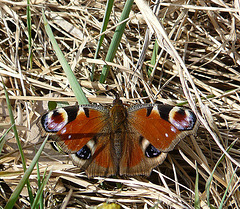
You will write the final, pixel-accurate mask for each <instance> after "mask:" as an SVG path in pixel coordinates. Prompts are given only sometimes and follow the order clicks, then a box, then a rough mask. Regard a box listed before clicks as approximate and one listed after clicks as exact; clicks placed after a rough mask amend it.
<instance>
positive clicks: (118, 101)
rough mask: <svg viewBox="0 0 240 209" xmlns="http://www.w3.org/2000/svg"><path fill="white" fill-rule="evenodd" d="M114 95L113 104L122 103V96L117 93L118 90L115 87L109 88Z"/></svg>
mask: <svg viewBox="0 0 240 209" xmlns="http://www.w3.org/2000/svg"><path fill="white" fill-rule="evenodd" d="M109 91H110V92H111V93H112V94H113V95H114V96H115V99H114V101H113V104H117V103H118V104H122V101H121V100H120V96H119V94H118V93H117V91H116V90H115V89H111V90H109Z"/></svg>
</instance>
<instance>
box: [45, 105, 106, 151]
mask: <svg viewBox="0 0 240 209" xmlns="http://www.w3.org/2000/svg"><path fill="white" fill-rule="evenodd" d="M107 118H108V109H106V108H103V107H101V106H97V105H81V106H68V107H64V108H59V109H56V110H53V111H50V112H48V113H46V114H45V115H43V116H42V119H41V122H42V126H43V128H44V129H45V131H47V132H51V133H55V134H56V135H57V136H58V138H59V140H61V141H63V142H64V145H65V147H64V148H65V150H64V151H67V152H69V153H70V152H72V151H78V150H80V149H81V148H82V147H83V146H84V145H86V144H87V143H88V141H89V140H90V139H92V138H93V137H94V136H95V135H96V134H99V133H101V131H102V129H103V127H106V125H107V124H108V123H107Z"/></svg>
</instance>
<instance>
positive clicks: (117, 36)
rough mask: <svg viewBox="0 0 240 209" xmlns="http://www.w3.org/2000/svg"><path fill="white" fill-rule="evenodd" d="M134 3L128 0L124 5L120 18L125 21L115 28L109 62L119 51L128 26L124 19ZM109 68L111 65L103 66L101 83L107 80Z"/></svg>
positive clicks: (109, 51) (107, 59)
mask: <svg viewBox="0 0 240 209" xmlns="http://www.w3.org/2000/svg"><path fill="white" fill-rule="evenodd" d="M132 4H133V0H127V2H126V4H125V6H124V9H123V12H122V15H121V17H120V20H119V22H123V23H121V24H120V25H119V26H117V28H116V30H115V33H114V35H113V38H112V41H111V44H110V46H109V49H108V52H107V56H106V59H105V61H108V62H112V61H113V58H114V56H115V54H116V52H117V49H118V46H119V44H120V41H121V38H122V34H123V32H124V29H125V27H126V21H124V20H126V19H127V18H128V17H129V13H130V11H131V8H132ZM109 70H110V68H109V66H107V65H105V66H104V67H103V69H102V74H101V77H100V80H99V81H100V83H104V82H105V80H106V78H107V76H108V73H109Z"/></svg>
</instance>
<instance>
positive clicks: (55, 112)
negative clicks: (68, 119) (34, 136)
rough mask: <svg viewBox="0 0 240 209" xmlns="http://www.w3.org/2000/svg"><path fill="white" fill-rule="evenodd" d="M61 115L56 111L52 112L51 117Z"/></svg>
mask: <svg viewBox="0 0 240 209" xmlns="http://www.w3.org/2000/svg"><path fill="white" fill-rule="evenodd" d="M60 114H61V113H59V112H58V110H53V114H52V117H57V116H58V115H60Z"/></svg>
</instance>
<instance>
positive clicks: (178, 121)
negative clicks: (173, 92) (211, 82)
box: [128, 105, 197, 152]
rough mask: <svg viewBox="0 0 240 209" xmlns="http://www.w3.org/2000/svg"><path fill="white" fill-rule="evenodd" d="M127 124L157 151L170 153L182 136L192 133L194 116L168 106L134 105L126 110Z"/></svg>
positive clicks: (191, 113)
mask: <svg viewBox="0 0 240 209" xmlns="http://www.w3.org/2000/svg"><path fill="white" fill-rule="evenodd" d="M128 124H129V126H131V127H133V129H135V130H136V131H137V132H138V133H139V134H140V135H141V136H143V137H144V138H145V139H147V140H148V141H149V142H150V143H151V144H152V145H153V146H154V147H155V148H157V149H158V150H159V151H163V152H168V151H171V150H172V149H173V148H174V147H175V145H176V144H177V143H178V142H179V141H180V139H182V138H183V137H184V136H186V135H188V134H190V133H193V132H194V131H195V127H196V126H197V125H196V124H197V120H196V116H195V115H194V113H193V112H191V111H190V110H188V109H185V108H180V107H173V106H170V105H136V106H133V107H131V108H129V109H128Z"/></svg>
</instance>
